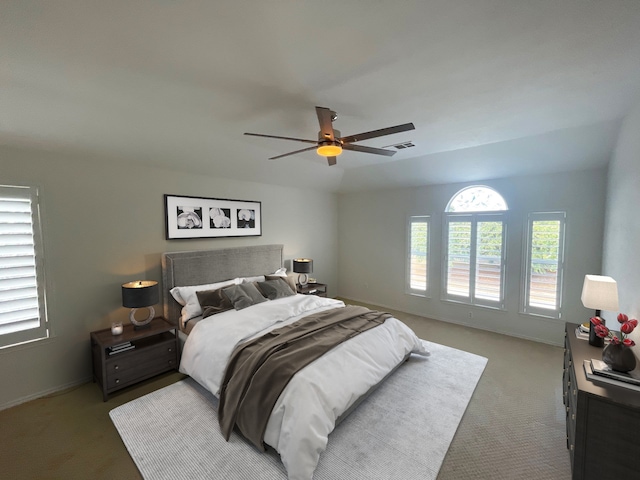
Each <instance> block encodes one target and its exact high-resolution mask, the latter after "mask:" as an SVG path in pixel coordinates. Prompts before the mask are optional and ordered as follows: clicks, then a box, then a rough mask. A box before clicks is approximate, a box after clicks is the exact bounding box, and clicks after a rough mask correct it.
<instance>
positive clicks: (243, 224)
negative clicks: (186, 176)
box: [164, 194, 262, 240]
mask: <svg viewBox="0 0 640 480" xmlns="http://www.w3.org/2000/svg"><path fill="white" fill-rule="evenodd" d="M164 198H165V221H166V225H165V227H166V228H165V233H166V238H167V240H173V239H187V238H216V237H221V238H222V237H249V236H260V235H262V217H261V210H262V203H261V202H256V201H250V200H232V199H226V198H208V197H192V196H180V195H168V194H165V196H164Z"/></svg>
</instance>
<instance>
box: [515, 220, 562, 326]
mask: <svg viewBox="0 0 640 480" xmlns="http://www.w3.org/2000/svg"><path fill="white" fill-rule="evenodd" d="M536 221H540V222H545V221H559V222H560V232H559V237H560V238H559V245H558V273H557V279H556V307H555V308H554V309H547V308H542V307H535V306H531V305H529V298H530V288H531V256H532V247H533V241H532V240H533V223H534V222H536ZM566 238H567V213H566V212H564V211H553V212H531V213H529V214H528V215H527V219H526V226H525V236H524V246H523V251H524V255H523V256H522V257H523V266H522V272H523V278H522V281H521V282H520V283H521V286H522V288H521V292H520V313H522V314H525V315H533V316H537V317H544V318H552V319H558V320H559V319H562V304H563V292H564V276H565V272H564V271H565V268H566V266H565V249H566Z"/></svg>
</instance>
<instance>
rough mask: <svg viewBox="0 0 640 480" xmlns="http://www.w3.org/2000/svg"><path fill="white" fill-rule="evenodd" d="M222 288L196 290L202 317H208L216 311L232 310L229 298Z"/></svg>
mask: <svg viewBox="0 0 640 480" xmlns="http://www.w3.org/2000/svg"><path fill="white" fill-rule="evenodd" d="M222 290H223V289H222V288H218V289H216V290H203V291H200V292H196V295H197V296H198V303H200V306H201V307H202V318H207V317H210V316H211V315H215V314H216V313H222V312H226V311H227V310H233V305H232V304H231V300H229V297H227V296H226V295H225V294H224V293H223V292H222Z"/></svg>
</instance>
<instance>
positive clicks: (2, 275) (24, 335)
mask: <svg viewBox="0 0 640 480" xmlns="http://www.w3.org/2000/svg"><path fill="white" fill-rule="evenodd" d="M45 312H46V308H45V303H44V272H43V268H42V247H41V234H40V219H39V208H38V191H37V189H36V188H35V187H17V186H2V185H0V348H4V347H8V346H11V345H17V344H21V343H26V342H31V341H34V340H38V339H42V338H46V337H48V328H47V321H46V313H45Z"/></svg>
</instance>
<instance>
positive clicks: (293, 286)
mask: <svg viewBox="0 0 640 480" xmlns="http://www.w3.org/2000/svg"><path fill="white" fill-rule="evenodd" d="M264 278H265V279H266V280H276V279H278V278H281V279H282V280H284V281H285V282H287V284H288V285H289V286H290V287H291V291H292V292H293V293H296V292H297V291H298V286H297V285H296V281H295V280H294V279H293V277H290V276H289V275H265V276H264Z"/></svg>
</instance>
